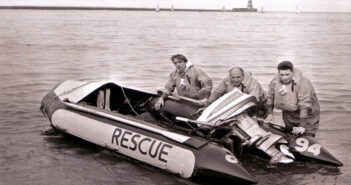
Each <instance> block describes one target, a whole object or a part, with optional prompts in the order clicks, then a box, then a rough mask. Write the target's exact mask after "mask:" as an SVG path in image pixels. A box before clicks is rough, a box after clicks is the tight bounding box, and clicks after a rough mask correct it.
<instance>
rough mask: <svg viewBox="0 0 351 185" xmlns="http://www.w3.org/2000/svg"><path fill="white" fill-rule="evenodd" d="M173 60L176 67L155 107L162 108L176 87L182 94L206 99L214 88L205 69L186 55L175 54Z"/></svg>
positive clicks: (196, 98)
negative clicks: (189, 60)
mask: <svg viewBox="0 0 351 185" xmlns="http://www.w3.org/2000/svg"><path fill="white" fill-rule="evenodd" d="M171 60H172V62H173V64H174V66H175V68H176V69H175V70H174V71H173V72H172V73H171V74H170V76H169V79H168V82H167V83H166V85H165V91H164V92H163V94H162V96H161V97H160V98H159V99H158V100H157V101H156V103H155V105H154V107H155V109H156V110H160V108H161V107H162V106H163V105H164V98H165V97H167V96H168V95H170V94H171V93H172V92H174V90H175V89H176V90H177V94H178V95H180V96H185V97H188V98H192V99H195V100H203V101H206V100H207V98H208V97H209V96H210V94H211V90H212V80H211V78H210V77H209V76H208V75H207V74H206V73H205V72H204V71H202V70H201V69H199V68H197V67H195V66H193V64H192V63H191V62H188V60H187V58H185V56H184V55H181V54H176V55H173V56H172V57H171Z"/></svg>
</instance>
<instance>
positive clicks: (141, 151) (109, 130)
mask: <svg viewBox="0 0 351 185" xmlns="http://www.w3.org/2000/svg"><path fill="white" fill-rule="evenodd" d="M62 84H63V85H65V84H66V85H67V84H72V83H62ZM62 84H61V85H59V86H57V87H56V88H55V89H59V90H60V92H66V91H65V89H66V88H67V89H70V87H66V88H65V87H63V86H62ZM73 84H75V88H76V87H79V86H77V83H73ZM83 86H84V84H83ZM99 86H100V85H99ZM99 86H96V88H98V87H99ZM101 86H103V84H101ZM85 88H86V87H85ZM55 89H54V90H52V91H50V92H49V93H48V94H47V95H46V96H45V97H44V98H43V100H42V107H41V109H42V111H43V112H44V114H45V115H46V117H47V118H48V119H49V120H50V121H51V125H52V126H53V127H54V128H55V129H57V130H59V131H62V132H65V133H68V134H70V135H73V136H76V137H79V138H81V139H84V140H86V141H89V142H91V143H94V144H96V145H99V146H101V147H104V148H106V149H109V150H113V151H115V152H118V153H120V154H123V155H125V156H128V157H131V158H133V159H136V160H139V161H142V162H144V163H147V164H149V165H152V166H155V167H157V168H160V169H163V170H165V171H168V172H170V173H172V174H177V175H180V176H181V177H183V178H190V177H192V176H194V175H201V174H216V175H218V176H222V177H225V178H227V179H231V180H233V181H235V182H244V183H256V181H255V179H254V178H253V176H252V175H250V174H249V173H248V172H247V171H246V170H245V169H244V168H243V167H242V166H241V165H240V163H239V162H238V160H237V159H236V157H235V156H234V155H233V154H232V153H231V152H230V151H228V150H227V149H225V148H224V147H223V146H221V145H218V144H216V143H213V142H209V141H208V140H205V139H203V138H199V137H193V136H191V135H184V134H180V133H175V132H172V131H170V130H168V129H166V128H163V127H159V126H157V125H155V124H152V123H149V122H146V121H144V120H141V119H138V118H135V117H132V116H129V115H123V114H120V113H118V112H112V111H107V110H104V109H100V108H97V107H94V106H90V105H86V104H82V103H81V102H80V100H82V99H84V98H78V99H79V101H76V102H71V101H70V96H69V95H67V94H66V93H64V94H63V96H64V97H65V98H62V95H60V94H57V90H56V91H55ZM86 89H89V88H86ZM78 91H79V90H78ZM95 91H96V90H92V93H93V92H95ZM67 92H68V91H67ZM71 93H73V94H81V93H79V92H71ZM85 94H86V95H87V96H88V95H89V93H85ZM60 96H61V97H60ZM75 96H76V95H75Z"/></svg>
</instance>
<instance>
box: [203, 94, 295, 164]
mask: <svg viewBox="0 0 351 185" xmlns="http://www.w3.org/2000/svg"><path fill="white" fill-rule="evenodd" d="M254 106H256V98H255V97H254V96H252V95H248V94H244V93H242V92H241V91H240V90H238V89H234V90H233V91H231V92H229V93H227V94H225V95H224V96H222V97H221V98H219V99H218V100H216V101H215V102H213V103H212V104H211V105H210V106H208V107H207V108H206V109H205V110H204V111H203V113H202V114H201V115H200V117H199V118H198V119H197V121H198V122H201V123H206V125H207V124H208V126H213V127H218V126H220V125H221V124H224V123H225V124H227V123H228V121H230V120H232V121H231V123H230V125H231V126H232V130H231V132H230V135H232V136H236V137H239V138H240V140H241V141H242V142H243V144H244V145H248V146H254V147H256V148H257V149H259V150H261V151H263V152H264V153H266V154H267V155H268V156H269V157H270V158H271V161H270V162H271V163H290V162H293V161H294V160H293V159H294V156H293V155H292V154H291V153H290V152H289V151H288V147H287V145H286V144H287V143H288V142H287V141H286V140H285V139H284V138H283V137H282V136H280V135H277V134H274V133H271V132H268V131H266V130H264V129H263V128H261V127H260V126H259V124H258V122H257V120H256V119H254V118H253V117H250V116H249V115H248V113H247V111H248V110H249V109H250V108H252V107H254ZM276 146H279V149H280V150H278V149H277V148H276Z"/></svg>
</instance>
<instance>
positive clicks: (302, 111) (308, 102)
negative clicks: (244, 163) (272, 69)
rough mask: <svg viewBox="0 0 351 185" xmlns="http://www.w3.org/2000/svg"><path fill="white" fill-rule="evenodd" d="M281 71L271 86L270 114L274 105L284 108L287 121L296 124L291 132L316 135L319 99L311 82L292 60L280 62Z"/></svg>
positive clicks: (269, 119)
mask: <svg viewBox="0 0 351 185" xmlns="http://www.w3.org/2000/svg"><path fill="white" fill-rule="evenodd" d="M277 69H278V73H277V74H276V76H275V77H273V79H272V81H271V83H270V84H269V89H268V99H267V104H266V105H267V109H268V116H267V118H266V119H265V122H270V121H272V119H273V115H272V112H273V108H277V109H281V110H282V114H283V120H284V122H285V124H286V125H287V126H289V127H292V128H293V131H292V134H295V135H298V134H306V135H310V136H312V137H314V136H315V134H316V132H317V129H318V124H319V115H320V108H319V101H318V98H317V95H316V93H315V90H314V88H313V86H312V84H311V82H310V81H309V80H308V79H307V78H306V77H304V76H302V73H301V71H299V70H298V69H295V68H294V66H293V64H292V63H291V62H290V61H282V62H280V63H279V64H278V67H277Z"/></svg>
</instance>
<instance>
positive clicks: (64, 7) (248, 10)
mask: <svg viewBox="0 0 351 185" xmlns="http://www.w3.org/2000/svg"><path fill="white" fill-rule="evenodd" d="M0 9H38V10H121V11H188V12H257V9H256V8H253V9H248V8H233V9H195V8H192V9H187V8H157V7H155V8H146V7H87V6H0Z"/></svg>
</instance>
